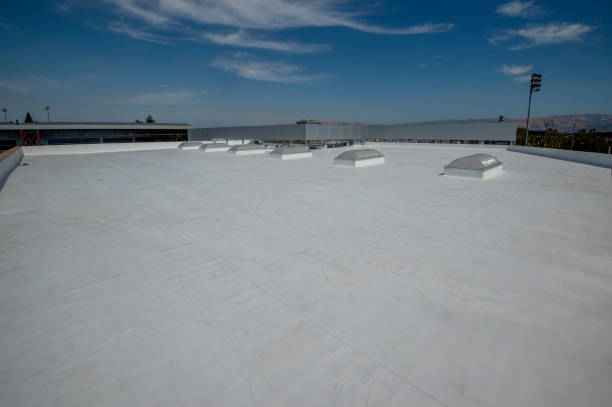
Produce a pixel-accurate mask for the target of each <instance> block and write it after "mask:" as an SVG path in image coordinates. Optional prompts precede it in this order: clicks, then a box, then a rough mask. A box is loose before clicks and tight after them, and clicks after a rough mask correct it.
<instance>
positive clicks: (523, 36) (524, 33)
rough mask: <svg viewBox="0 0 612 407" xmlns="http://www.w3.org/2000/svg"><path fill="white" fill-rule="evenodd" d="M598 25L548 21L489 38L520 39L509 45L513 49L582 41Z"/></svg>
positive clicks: (495, 41) (499, 40)
mask: <svg viewBox="0 0 612 407" xmlns="http://www.w3.org/2000/svg"><path fill="white" fill-rule="evenodd" d="M596 28H597V27H596V26H590V25H586V24H580V23H574V24H570V23H548V24H538V25H529V26H527V27H524V28H520V29H517V30H506V31H503V32H501V33H499V34H496V35H494V36H492V37H490V38H489V41H490V42H491V43H493V44H496V43H499V42H504V41H511V40H519V41H521V42H518V43H515V44H513V45H511V46H510V47H509V49H511V50H520V49H525V48H531V47H536V46H540V45H553V44H563V43H568V42H582V41H584V36H585V35H587V34H588V33H590V32H592V31H594V30H595V29H596Z"/></svg>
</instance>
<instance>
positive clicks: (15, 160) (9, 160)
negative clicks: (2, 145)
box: [0, 148, 23, 189]
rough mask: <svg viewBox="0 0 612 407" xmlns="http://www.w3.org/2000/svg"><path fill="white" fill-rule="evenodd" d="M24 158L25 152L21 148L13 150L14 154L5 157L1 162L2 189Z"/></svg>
mask: <svg viewBox="0 0 612 407" xmlns="http://www.w3.org/2000/svg"><path fill="white" fill-rule="evenodd" d="M22 158H23V151H22V150H21V148H18V149H15V150H13V153H12V154H9V155H7V156H5V157H4V158H3V159H2V160H1V161H0V189H2V187H3V186H4V183H5V182H6V180H7V179H8V177H9V175H11V173H12V172H13V170H14V169H15V168H17V166H19V164H20V163H21V159H22Z"/></svg>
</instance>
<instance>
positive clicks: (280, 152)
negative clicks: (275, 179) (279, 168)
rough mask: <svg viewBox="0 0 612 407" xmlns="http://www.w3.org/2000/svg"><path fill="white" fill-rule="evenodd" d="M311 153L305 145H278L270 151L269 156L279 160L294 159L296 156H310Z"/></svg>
mask: <svg viewBox="0 0 612 407" xmlns="http://www.w3.org/2000/svg"><path fill="white" fill-rule="evenodd" d="M310 157H312V153H311V152H310V149H309V148H308V147H305V146H278V147H276V148H275V149H274V151H272V152H271V153H270V158H278V159H281V160H295V159H298V158H310Z"/></svg>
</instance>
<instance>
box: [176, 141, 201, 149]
mask: <svg viewBox="0 0 612 407" xmlns="http://www.w3.org/2000/svg"><path fill="white" fill-rule="evenodd" d="M201 145H202V142H201V141H185V142H184V143H181V144H179V145H178V147H177V148H178V149H179V150H197V149H199V148H200V146H201Z"/></svg>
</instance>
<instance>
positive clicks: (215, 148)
mask: <svg viewBox="0 0 612 407" xmlns="http://www.w3.org/2000/svg"><path fill="white" fill-rule="evenodd" d="M229 149H230V146H228V145H227V144H225V143H210V144H202V146H200V150H202V151H204V152H206V153H214V152H220V151H227V150H229Z"/></svg>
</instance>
